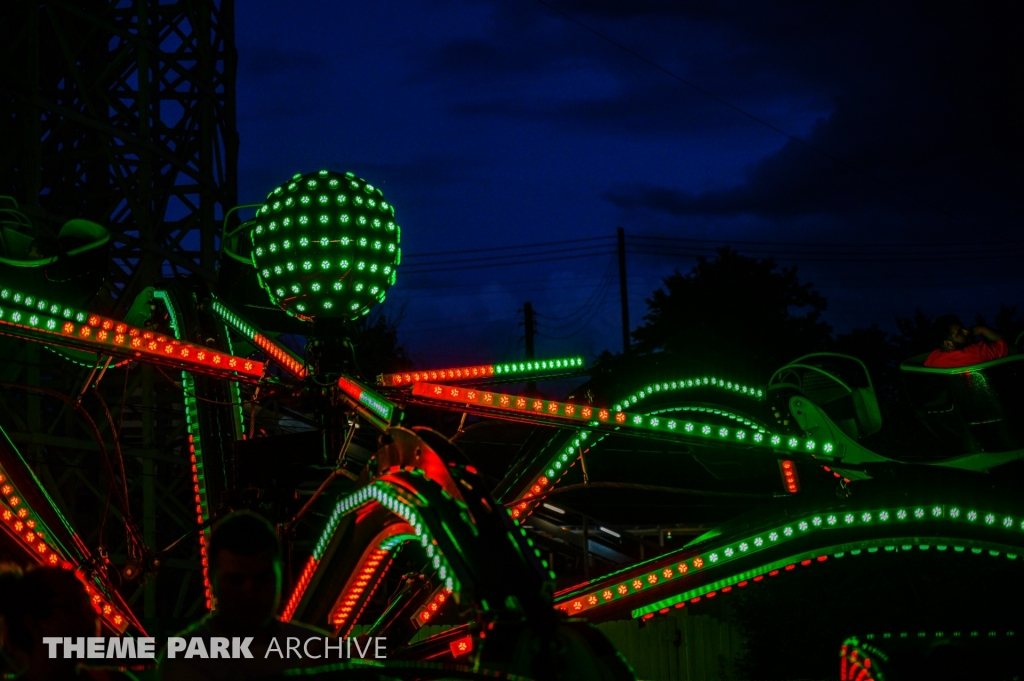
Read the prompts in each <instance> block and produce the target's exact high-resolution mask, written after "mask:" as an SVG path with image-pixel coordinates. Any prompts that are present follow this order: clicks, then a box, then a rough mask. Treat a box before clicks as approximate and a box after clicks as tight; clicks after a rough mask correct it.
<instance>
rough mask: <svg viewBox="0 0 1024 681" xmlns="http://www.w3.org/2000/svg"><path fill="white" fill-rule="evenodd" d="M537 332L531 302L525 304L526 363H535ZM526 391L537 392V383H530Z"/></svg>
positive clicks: (524, 335)
mask: <svg viewBox="0 0 1024 681" xmlns="http://www.w3.org/2000/svg"><path fill="white" fill-rule="evenodd" d="M536 332H537V325H536V323H535V322H534V320H533V305H531V304H530V302H529V301H527V302H525V303H523V339H524V340H525V341H526V361H527V362H532V361H533V337H534V334H535V333H536ZM526 390H527V391H529V392H530V393H531V394H532V393H536V392H537V383H536V382H535V381H529V382H528V383H527V384H526Z"/></svg>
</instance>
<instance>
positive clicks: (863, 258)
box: [629, 249, 1024, 263]
mask: <svg viewBox="0 0 1024 681" xmlns="http://www.w3.org/2000/svg"><path fill="white" fill-rule="evenodd" d="M629 252H630V253H633V254H635V255H649V256H656V257H665V258H675V257H680V256H683V257H693V258H696V257H698V256H700V255H706V254H707V253H705V252H701V249H690V250H687V251H669V250H665V249H661V250H657V251H655V250H649V251H648V250H630V251H629ZM712 252H714V250H713V249H712ZM746 252H747V253H758V251H750V250H748V251H746ZM761 253H762V254H763V255H770V256H779V257H785V258H786V259H793V258H794V256H793V255H790V256H786V255H785V254H784V253H777V252H771V251H769V252H761ZM826 255H830V256H832V257H822V256H826ZM1021 255H1024V254H1022V253H1021V252H1020V251H1011V252H1002V253H983V254H977V255H976V254H971V253H964V254H961V255H948V256H938V257H925V256H913V255H906V256H896V257H884V258H883V257H878V256H870V255H867V254H859V253H854V254H851V256H852V257H844V256H843V255H842V254H840V253H835V254H820V255H818V254H816V255H815V257H803V256H802V255H801V257H800V258H799V260H800V262H807V263H811V262H850V263H857V262H859V263H883V262H898V263H931V262H966V261H971V260H1007V259H1015V258H1020V257H1021Z"/></svg>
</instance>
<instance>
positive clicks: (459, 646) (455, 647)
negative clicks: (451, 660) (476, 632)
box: [448, 636, 473, 657]
mask: <svg viewBox="0 0 1024 681" xmlns="http://www.w3.org/2000/svg"><path fill="white" fill-rule="evenodd" d="M448 645H449V646H450V647H451V649H452V657H459V656H461V655H468V654H469V653H471V652H473V637H472V636H463V637H462V638H457V639H455V640H454V641H452V642H451V643H449V644H448Z"/></svg>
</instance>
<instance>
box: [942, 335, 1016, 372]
mask: <svg viewBox="0 0 1024 681" xmlns="http://www.w3.org/2000/svg"><path fill="white" fill-rule="evenodd" d="M1008 354H1010V347H1009V346H1008V345H1007V344H1006V341H1002V340H999V341H994V342H992V343H989V342H987V341H980V342H978V343H975V344H973V345H968V346H967V347H966V348H964V349H963V350H950V351H949V352H946V351H945V350H932V354H930V355H928V359H926V360H925V361H924V365H925V366H926V367H935V368H939V369H955V368H957V367H969V366H971V365H972V364H981V363H982V362H991V361H992V360H994V359H999V358H1000V357H1006V356H1007V355H1008Z"/></svg>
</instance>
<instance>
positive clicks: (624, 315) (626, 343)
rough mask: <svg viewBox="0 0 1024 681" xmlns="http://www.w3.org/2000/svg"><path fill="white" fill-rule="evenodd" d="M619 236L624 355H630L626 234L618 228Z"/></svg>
mask: <svg viewBox="0 0 1024 681" xmlns="http://www.w3.org/2000/svg"><path fill="white" fill-rule="evenodd" d="M617 229H618V235H619V300H620V301H621V303H622V354H624V355H628V354H629V293H628V291H627V290H626V232H625V231H623V229H622V227H618V228H617Z"/></svg>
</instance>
